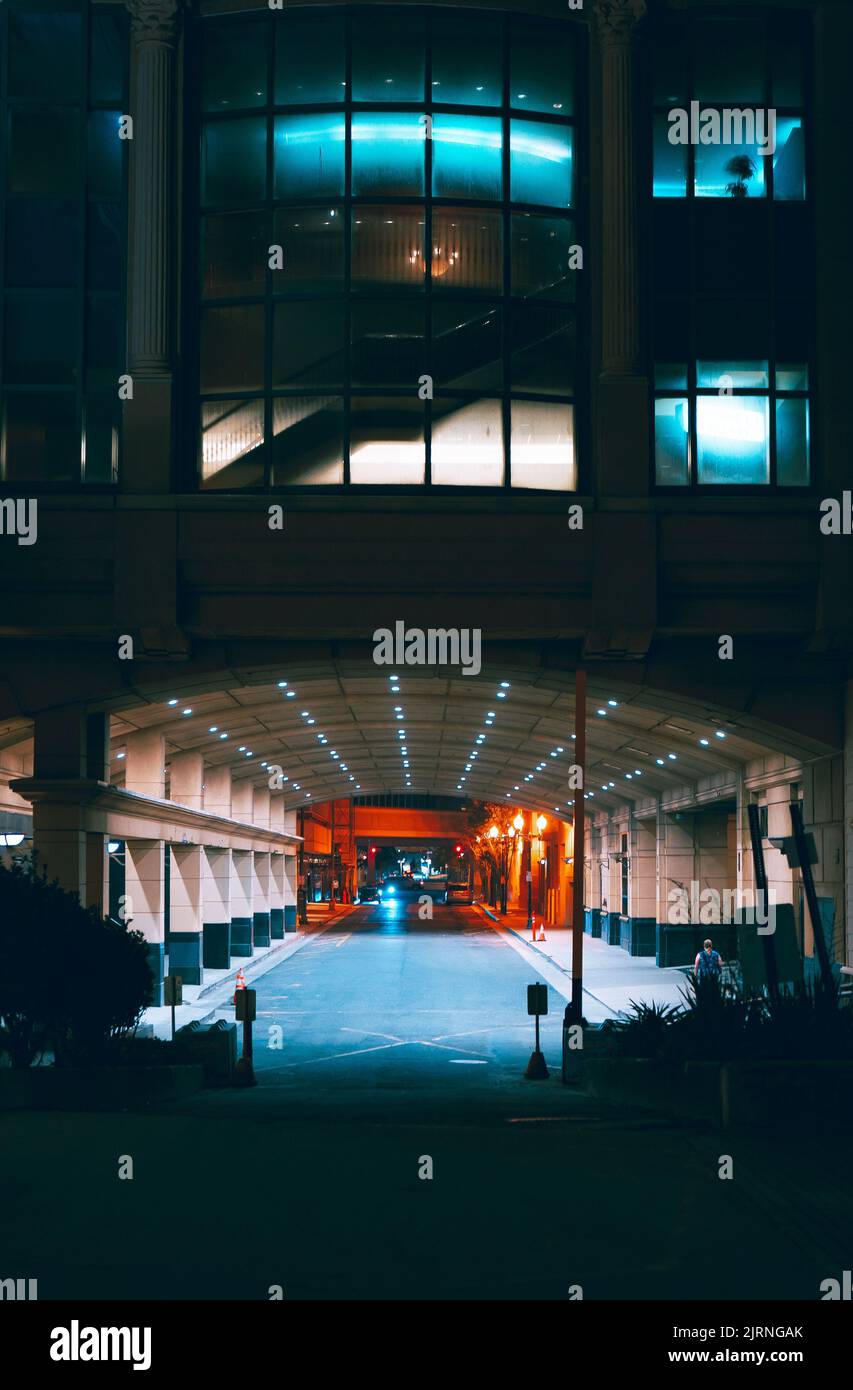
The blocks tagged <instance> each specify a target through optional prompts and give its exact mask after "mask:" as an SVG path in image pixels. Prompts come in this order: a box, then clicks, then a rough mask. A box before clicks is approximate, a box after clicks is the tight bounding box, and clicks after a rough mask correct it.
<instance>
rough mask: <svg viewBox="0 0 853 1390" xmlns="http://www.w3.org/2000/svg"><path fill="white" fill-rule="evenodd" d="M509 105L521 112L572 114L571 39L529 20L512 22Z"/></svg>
mask: <svg viewBox="0 0 853 1390" xmlns="http://www.w3.org/2000/svg"><path fill="white" fill-rule="evenodd" d="M510 54H511V57H510V101H511V104H512V105H513V106H517V107H519V108H520V109H521V110H524V111H560V112H562V114H563V115H564V116H570V115H571V114H572V112H573V111H574V39H573V36H572V35H571V34H568V33H567V32H566V30H565V29H562V28H556V27H553V26H550V25H548V26H546V25H539V24H537V23H536V22H535V21H531V20H530V19H517V20H513V22H512V32H511V36H510Z"/></svg>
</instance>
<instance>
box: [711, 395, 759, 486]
mask: <svg viewBox="0 0 853 1390" xmlns="http://www.w3.org/2000/svg"><path fill="white" fill-rule="evenodd" d="M767 416H768V405H767V399H766V397H761V396H699V397H698V398H697V401H696V431H697V440H698V454H699V459H698V475H697V480H698V481H699V482H700V483H766V482H767V481H768V478H769V467H768V449H767Z"/></svg>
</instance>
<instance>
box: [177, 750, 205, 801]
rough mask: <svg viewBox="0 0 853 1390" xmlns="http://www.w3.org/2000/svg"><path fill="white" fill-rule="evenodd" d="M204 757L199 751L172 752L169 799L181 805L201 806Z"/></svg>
mask: <svg viewBox="0 0 853 1390" xmlns="http://www.w3.org/2000/svg"><path fill="white" fill-rule="evenodd" d="M203 781H204V758H203V757H202V755H201V753H173V754H172V758H171V761H170V763H169V800H170V801H177V802H179V803H180V805H181V806H191V807H192V809H193V810H194V811H200V810H201V808H202V783H203Z"/></svg>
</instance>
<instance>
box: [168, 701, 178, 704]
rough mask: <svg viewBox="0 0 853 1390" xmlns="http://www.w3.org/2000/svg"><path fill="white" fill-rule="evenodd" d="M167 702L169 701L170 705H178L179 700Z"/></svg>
mask: <svg viewBox="0 0 853 1390" xmlns="http://www.w3.org/2000/svg"><path fill="white" fill-rule="evenodd" d="M166 703H167V704H168V705H176V704H177V703H178V702H177V700H167V701H166Z"/></svg>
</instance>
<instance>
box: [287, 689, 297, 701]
mask: <svg viewBox="0 0 853 1390" xmlns="http://www.w3.org/2000/svg"><path fill="white" fill-rule="evenodd" d="M295 697H296V691H295V690H288V692H287V698H288V700H293V699H295Z"/></svg>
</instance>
